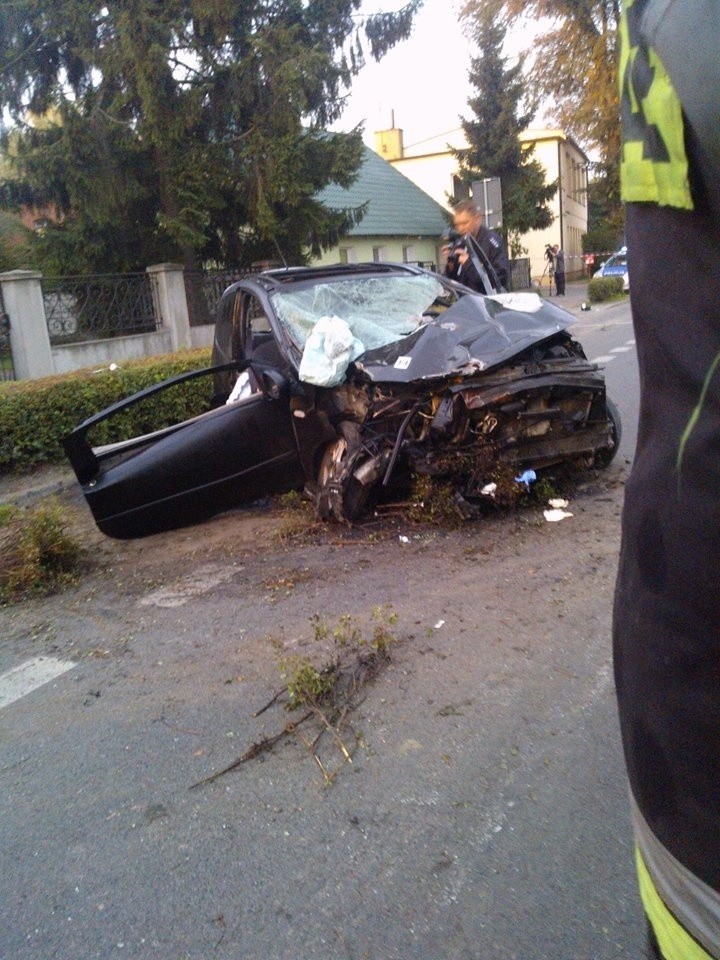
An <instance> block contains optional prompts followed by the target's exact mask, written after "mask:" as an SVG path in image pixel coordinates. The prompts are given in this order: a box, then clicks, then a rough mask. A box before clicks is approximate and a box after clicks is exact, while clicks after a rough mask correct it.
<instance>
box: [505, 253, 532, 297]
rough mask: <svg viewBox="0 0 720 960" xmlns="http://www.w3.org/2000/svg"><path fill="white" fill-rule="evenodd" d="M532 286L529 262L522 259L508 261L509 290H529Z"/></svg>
mask: <svg viewBox="0 0 720 960" xmlns="http://www.w3.org/2000/svg"><path fill="white" fill-rule="evenodd" d="M531 286H532V282H531V277H530V260H529V258H528V257H522V258H520V259H519V260H511V261H510V289H511V290H529V289H530V287H531Z"/></svg>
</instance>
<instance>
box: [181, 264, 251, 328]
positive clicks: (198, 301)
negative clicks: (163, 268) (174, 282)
mask: <svg viewBox="0 0 720 960" xmlns="http://www.w3.org/2000/svg"><path fill="white" fill-rule="evenodd" d="M247 272H248V271H238V270H205V271H195V270H186V271H185V296H186V298H187V305H188V316H189V318H190V326H191V327H198V326H202V324H204V323H214V322H215V310H216V309H217V305H218V303H219V302H220V297H221V296H222V294H223V291H224V290H225V289H226V288H227V287H229V286H230V284H231V283H235V281H236V280H239V279H240V278H241V277H244V276H245V275H246V273H247Z"/></svg>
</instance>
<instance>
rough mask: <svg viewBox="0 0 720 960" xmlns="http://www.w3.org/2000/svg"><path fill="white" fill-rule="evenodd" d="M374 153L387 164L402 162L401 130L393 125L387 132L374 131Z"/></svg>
mask: <svg viewBox="0 0 720 960" xmlns="http://www.w3.org/2000/svg"><path fill="white" fill-rule="evenodd" d="M375 153H379V154H380V156H381V157H382V158H383V160H387V161H388V162H390V161H392V160H402V157H403V153H404V147H403V132H402V130H400V129H399V128H398V127H396V126H394V125H393V126H392V127H391V128H390V129H389V130H376V131H375Z"/></svg>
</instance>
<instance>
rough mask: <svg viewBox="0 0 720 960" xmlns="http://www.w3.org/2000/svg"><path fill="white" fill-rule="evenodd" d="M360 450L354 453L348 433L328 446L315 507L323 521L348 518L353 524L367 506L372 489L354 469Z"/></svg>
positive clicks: (319, 473)
mask: <svg viewBox="0 0 720 960" xmlns="http://www.w3.org/2000/svg"><path fill="white" fill-rule="evenodd" d="M359 454H360V451H359V450H357V451H356V452H355V453H354V454H353V453H352V452H351V447H350V444H349V443H348V440H347V439H346V437H344V436H340V437H338V438H337V440H334V441H333V442H332V443H330V444H328V446H327V447H326V448H325V450H324V452H323V455H322V459H321V461H320V466H319V468H318V476H317V495H316V498H315V508H316V510H317V513H318V516H319V517H321V519H323V520H333V519H334V520H344V521H347V522H348V523H353V522H354V521H355V520H357V518H358V517H359V516H360V514H361V513H362V512H363V510H364V509H365V506H366V505H367V501H368V498H369V495H370V488H369V487H368V486H365V485H364V484H362V483H360V481H359V480H357V479H356V478H355V477H354V476H353V475H352V471H353V470H354V469H355V467H356V466H357V462H358V457H359Z"/></svg>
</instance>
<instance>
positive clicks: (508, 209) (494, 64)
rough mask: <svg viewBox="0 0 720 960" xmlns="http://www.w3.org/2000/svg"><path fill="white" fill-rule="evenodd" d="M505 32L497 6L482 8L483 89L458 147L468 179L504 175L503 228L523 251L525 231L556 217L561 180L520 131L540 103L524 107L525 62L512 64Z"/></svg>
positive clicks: (476, 62) (478, 64) (478, 81)
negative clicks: (548, 173) (552, 179)
mask: <svg viewBox="0 0 720 960" xmlns="http://www.w3.org/2000/svg"><path fill="white" fill-rule="evenodd" d="M505 34H506V28H505V26H504V25H503V24H502V22H501V21H500V20H499V19H498V18H497V16H496V15H495V11H494V9H493V8H492V7H491V6H486V7H483V8H481V9H480V10H479V11H478V14H477V20H476V29H475V40H476V42H477V45H478V49H479V56H478V57H476V58H473V60H472V62H471V68H470V73H469V80H470V84H471V86H472V87H474V88H475V90H476V91H477V92H476V94H475V95H474V96H471V97H470V98H469V99H468V106H469V107H470V109H471V110H472V111H473V114H474V116H473V118H472V119H470V120H466V119H461V123H462V128H463V131H464V133H465V137H466V139H467V142H468V144H469V147H468V148H467V149H463V150H457V151H454V152H455V156H456V157H457V159H458V161H459V163H460V173H461V176H462V178H463V180H464V181H465V182H466V183H467V184H470V183H472V181H473V180H482V179H486V178H488V177H499V178H500V185H501V189H502V201H503V227H502V229H503V233H504V234H505V237H506V239H507V240H508V245H509V247H510V251H511V253H512V254H513V255H514V256H516V255H518V254H519V253H521V252H522V248H521V247H520V244H519V240H518V238H519V236H520V234H523V233H527V231H528V230H540V229H543V228H544V227H548V226H550V224H551V223H552V221H553V213H552V211H551V209H550V207H549V206H548V202H549V201H550V200H551V199H552V197H553V196H554V195H555V193H556V191H557V184H554V183H553V184H547V183H546V182H545V171H544V170H543V167H542V166H541V164H540V163H539V162H538V161H537V160H535V159H534V158H533V156H532V152H533V148H532V146H528V145H523V144H521V143H520V140H519V135H520V134H521V133H522V132H523V131H524V130H526V129H527V127H528V125H529V124H530V121H531V119H532V117H533V113H534V109H532V107H530V108H528V109H527V110H526V111H525V112H524V113H522V112H520V111H521V109H522V102H523V100H524V81H523V75H522V63H517V64H515V65H514V66H512V67H507V58H505V57H504V56H503V53H502V48H503V43H504V41H505Z"/></svg>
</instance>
